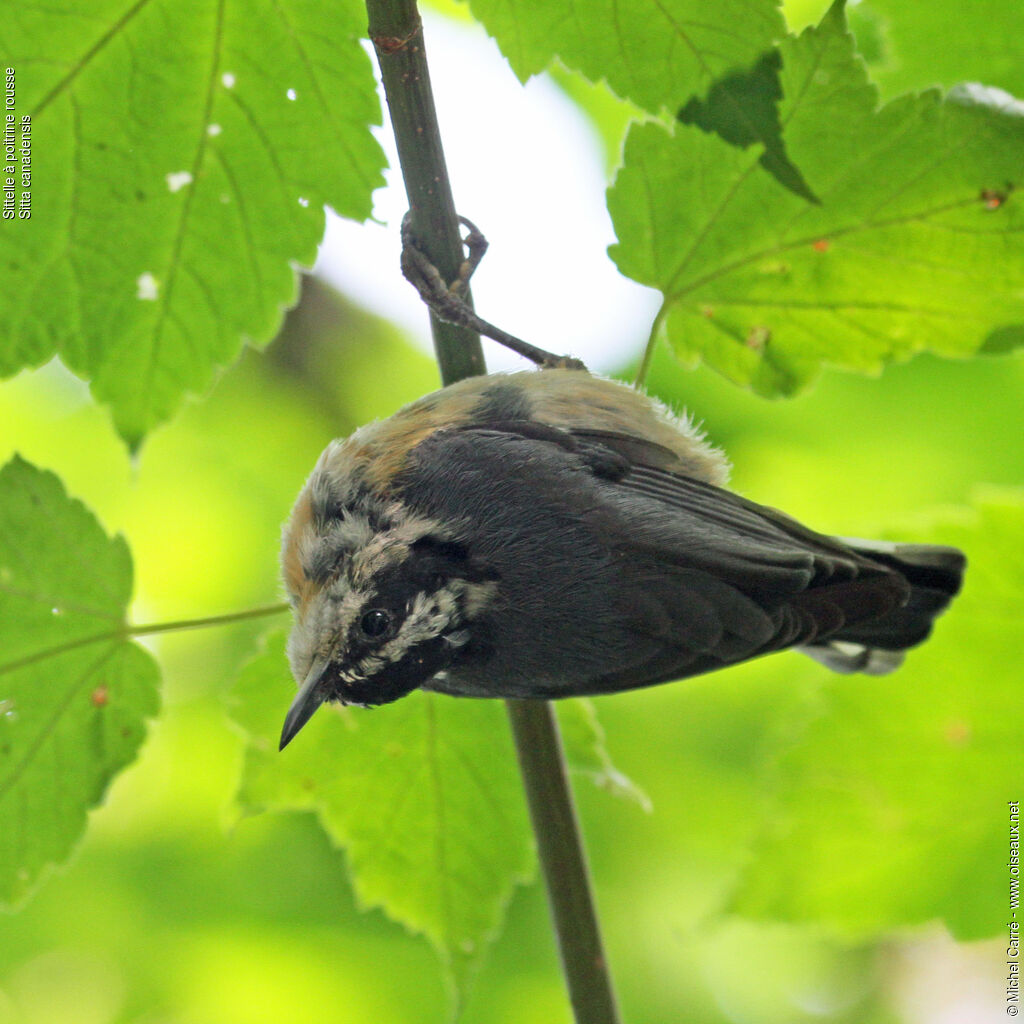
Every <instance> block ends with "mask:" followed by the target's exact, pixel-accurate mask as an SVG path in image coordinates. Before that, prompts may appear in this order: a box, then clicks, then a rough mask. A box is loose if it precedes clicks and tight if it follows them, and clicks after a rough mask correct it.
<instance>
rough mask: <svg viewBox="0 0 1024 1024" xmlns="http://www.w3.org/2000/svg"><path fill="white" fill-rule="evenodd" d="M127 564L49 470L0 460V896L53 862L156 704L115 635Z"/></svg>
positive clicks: (151, 675)
mask: <svg viewBox="0 0 1024 1024" xmlns="http://www.w3.org/2000/svg"><path fill="white" fill-rule="evenodd" d="M131 588H132V567H131V558H130V556H129V554H128V548H127V546H126V545H125V543H124V540H123V539H122V538H121V537H114V538H113V539H111V538H108V537H107V536H106V535H105V534H104V533H103V530H102V528H101V527H100V525H99V524H98V523H97V522H96V519H95V517H94V516H93V515H92V513H91V512H89V510H88V509H86V508H85V506H84V505H82V504H81V502H78V501H75V500H73V499H71V498H69V497H68V496H67V494H66V492H65V491H64V488H63V486H62V485H61V483H60V481H59V480H58V479H57V477H56V476H54V475H53V474H52V473H48V472H45V471H43V470H39V469H36V468H35V467H34V466H31V465H29V463H27V462H24V461H23V460H22V459H20V458H17V457H15V458H14V459H13V460H12V461H10V462H9V463H7V465H6V466H4V467H3V469H0V651H2V652H3V653H2V655H0V904H7V905H11V904H14V903H17V902H18V901H20V900H21V899H23V898H24V897H25V896H26V895H27V894H28V892H29V891H30V890H31V888H32V887H33V886H34V885H35V883H36V882H37V881H38V879H39V877H40V875H41V874H42V872H43V870H44V868H46V867H47V865H50V864H54V863H57V862H58V861H62V860H64V859H65V858H66V857H67V856H68V855H69V853H70V852H71V849H72V847H73V846H74V844H75V843H76V842H77V840H78V839H79V837H80V836H81V834H82V832H83V830H84V828H85V816H86V815H85V812H86V811H87V810H88V809H89V808H90V807H94V806H95V805H96V804H98V803H99V802H100V801H101V800H102V799H103V795H104V793H105V792H106V789H107V787H108V785H109V784H110V781H111V779H112V778H113V777H114V775H116V774H117V772H118V771H119V770H120V769H121V768H123V767H124V766H125V765H126V764H128V763H129V762H130V761H132V760H133V759H134V757H135V754H136V752H137V751H138V748H139V744H140V743H141V742H142V739H143V736H144V733H145V724H144V723H145V719H146V718H147V717H149V716H151V715H154V714H155V713H156V710H157V705H158V701H157V690H156V687H157V682H158V677H157V670H156V666H155V664H154V663H153V660H152V659H151V658H150V656H149V655H148V654H147V653H146V652H145V651H144V650H142V648H140V647H139V646H137V645H136V644H134V643H130V642H128V640H127V637H126V636H125V634H124V628H125V610H126V608H127V605H128V601H129V599H130V597H131Z"/></svg>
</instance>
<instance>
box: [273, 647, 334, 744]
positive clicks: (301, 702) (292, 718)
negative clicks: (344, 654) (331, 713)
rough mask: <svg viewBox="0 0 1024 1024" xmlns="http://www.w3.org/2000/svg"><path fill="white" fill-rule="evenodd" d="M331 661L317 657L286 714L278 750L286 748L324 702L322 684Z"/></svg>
mask: <svg viewBox="0 0 1024 1024" xmlns="http://www.w3.org/2000/svg"><path fill="white" fill-rule="evenodd" d="M329 666H330V662H329V661H327V660H326V659H325V658H317V659H316V661H314V662H313V664H312V665H311V666H310V669H309V671H308V672H307V673H306V678H305V679H303V680H302V685H301V686H300V687H299V692H298V693H297V694H296V695H295V700H293V701H292V706H291V707H290V708H289V709H288V714H287V715H286V716H285V720H284V728H283V729H282V730H281V745H280V746H279V747H278V748H277V749H278V750H284V748H285V747H287V746H288V744H289V743H291V741H292V740H293V739H294V738H295V734H296V733H297V732H298V731H299V730H300V729H301V728H302V727H303V726H304V725H305V724H306V723H307V722H308V721H309V720H310V718H312V716H313V712H314V711H316V709H317V708H318V707H320V705H321V704H323V702H324V696H325V694H324V691H323V688H322V687H321V686H320V683H321V681H322V680H323V678H324V674H325V673H326V672H327V669H328V667H329Z"/></svg>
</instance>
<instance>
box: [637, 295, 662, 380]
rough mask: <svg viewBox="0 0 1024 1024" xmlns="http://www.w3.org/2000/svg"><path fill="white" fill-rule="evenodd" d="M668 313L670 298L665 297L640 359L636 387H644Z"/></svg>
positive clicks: (652, 324)
mask: <svg viewBox="0 0 1024 1024" xmlns="http://www.w3.org/2000/svg"><path fill="white" fill-rule="evenodd" d="M667 314H668V299H665V301H664V302H662V304H661V306H660V307H659V308H658V313H657V316H655V318H654V320H653V322H652V323H651V331H650V333H649V334H648V335H647V344H646V345H645V346H644V354H643V357H642V358H641V360H640V368H639V369H638V370H637V371H636V378H635V379H634V381H633V384H634V385H635V386H636V387H642V386H643V384H644V382H645V381H646V380H647V374H648V373H649V372H650V370H651V362H652V361H653V359H654V349H655V348H656V347H657V344H658V334H659V333H660V332H661V325H662V323H663V322H664V320H665V316H666V315H667Z"/></svg>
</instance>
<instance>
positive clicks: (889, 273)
mask: <svg viewBox="0 0 1024 1024" xmlns="http://www.w3.org/2000/svg"><path fill="white" fill-rule="evenodd" d="M779 52H780V54H781V57H782V70H781V77H780V81H781V84H782V93H783V96H782V100H781V101H780V104H779V118H780V122H781V124H782V125H783V126H784V138H785V142H786V152H787V154H788V157H789V159H790V160H791V161H792V162H793V164H795V165H796V166H797V167H799V168H800V171H801V172H802V174H803V176H804V178H805V180H806V181H807V184H808V186H809V187H810V189H811V190H813V192H814V194H815V195H816V196H817V197H818V198H819V199H820V201H821V202H820V205H817V204H811V203H808V202H806V201H804V200H802V199H801V198H800V197H799V196H797V195H795V194H794V193H793V192H792V191H789V190H787V189H786V188H784V187H782V185H780V184H779V182H778V181H776V180H775V179H774V178H773V177H772V176H771V175H769V174H767V173H765V171H764V169H763V168H762V167H761V165H760V163H759V152H758V151H757V147H752V148H751V149H750V150H743V151H740V150H737V149H735V148H732V147H730V146H728V145H726V144H725V143H724V142H723V141H722V140H721V139H719V138H717V137H714V136H709V135H706V134H704V133H703V132H701V131H699V130H697V129H693V128H690V129H685V128H683V127H682V126H677V127H676V130H675V132H674V134H673V133H670V132H668V131H667V130H666V129H664V128H663V127H661V126H660V125H658V124H646V125H639V126H635V127H634V128H633V129H632V130H631V131H630V134H629V136H628V138H627V141H626V149H625V162H624V166H623V168H622V170H621V172H620V173H619V176H618V178H617V180H616V182H615V185H614V186H613V187H612V189H611V191H610V193H609V198H608V203H609V208H610V210H611V213H612V219H613V221H614V223H615V228H616V233H617V235H618V238H619V242H618V244H617V245H613V246H612V247H611V250H610V251H611V253H612V256H613V258H614V259H615V261H616V263H617V264H618V265H619V268H620V269H621V270H622V271H623V273H625V274H627V275H628V276H630V277H632V278H635V279H636V280H638V281H641V282H643V283H645V284H650V285H654V286H655V287H657V288H660V289H661V291H662V292H663V293H664V295H665V304H664V307H663V310H662V313H661V316H660V320H659V323H661V324H663V326H664V329H665V331H666V333H667V336H668V339H669V341H670V343H671V344H672V346H673V348H674V349H675V351H676V352H677V354H678V355H679V356H680V357H681V358H682V359H684V360H686V361H688V362H691V363H692V362H695V361H697V360H698V359H703V360H705V361H707V362H708V363H709V364H711V365H713V366H714V367H715V368H716V369H718V370H719V371H720V372H722V373H723V374H725V375H726V376H727V377H728V378H729V379H731V380H733V381H735V382H737V383H739V384H743V385H747V386H750V387H752V388H753V389H754V390H756V391H757V392H759V393H761V394H764V395H779V394H791V393H793V392H795V391H797V390H798V389H800V388H801V387H803V386H805V385H806V384H807V383H808V382H809V381H811V380H812V379H813V378H814V377H815V376H816V375H817V374H818V373H819V372H820V369H821V367H822V366H823V365H825V364H830V365H835V366H842V367H846V368H849V369H855V370H861V371H877V370H879V369H880V368H881V367H882V366H883V365H884V364H885V363H886V362H890V361H892V360H896V359H906V358H908V357H909V356H910V355H911V354H912V353H914V352H917V351H920V350H922V349H926V348H929V349H932V350H934V351H936V352H939V353H942V354H945V355H959V356H964V355H971V354H973V353H976V352H978V351H979V350H980V349H982V348H984V347H985V346H986V343H987V339H989V338H990V337H992V336H998V337H1000V338H1001V339H1002V341H1003V342H1004V343H1005V342H1006V341H1007V340H1008V339H1015V338H1016V339H1019V338H1020V336H1021V325H1024V248H1022V247H1021V245H1020V243H1019V239H1020V237H1021V232H1022V231H1024V214H1022V211H1021V204H1020V200H1019V195H1018V194H1017V193H1015V192H1014V188H1015V187H1016V186H1017V185H1019V184H1020V183H1021V181H1022V178H1024V116H1022V112H1024V111H1022V108H1021V106H1020V105H1019V104H1016V103H1014V102H1012V101H1009V100H1007V98H1006V97H1004V96H1001V95H998V94H993V93H991V92H986V91H985V90H981V89H978V88H971V89H964V90H961V91H958V92H955V93H953V94H950V95H949V96H948V97H946V98H945V99H944V98H942V97H941V96H940V95H939V94H938V93H935V92H930V93H925V94H923V95H920V96H909V97H903V98H901V99H899V100H895V101H893V102H892V103H890V104H888V105H887V106H885V107H883V108H882V109H880V110H878V109H876V107H875V99H876V94H875V90H874V89H873V88H872V86H870V85H869V83H868V81H867V78H866V75H865V72H864V68H863V66H862V64H861V62H860V61H859V59H858V58H857V57H856V56H855V54H854V51H853V44H852V38H851V37H850V36H849V34H848V33H847V32H846V29H845V25H844V23H843V16H842V10H841V8H840V7H838V6H837V7H833V9H832V10H831V11H830V12H829V14H828V15H826V17H825V19H824V20H823V22H822V24H821V25H820V26H818V27H817V28H813V29H808V30H807V31H806V32H804V33H803V34H802V35H801V36H800V37H799V38H789V39H787V40H785V41H784V42H783V43H782V44H781V46H780V48H779ZM1007 329H1009V330H1010V333H1009V334H1007V333H1006V332H1007ZM1004 347H1005V345H1004Z"/></svg>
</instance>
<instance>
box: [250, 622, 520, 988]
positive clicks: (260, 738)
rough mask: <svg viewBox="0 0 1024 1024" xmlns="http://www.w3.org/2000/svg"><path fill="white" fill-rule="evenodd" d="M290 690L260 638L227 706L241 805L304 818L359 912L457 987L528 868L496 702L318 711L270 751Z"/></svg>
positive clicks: (279, 656)
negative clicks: (376, 910) (333, 849)
mask: <svg viewBox="0 0 1024 1024" xmlns="http://www.w3.org/2000/svg"><path fill="white" fill-rule="evenodd" d="M294 694H295V684H294V683H293V682H292V680H291V678H290V677H289V673H288V668H287V662H286V660H285V653H284V635H283V633H280V632H278V633H273V634H270V635H269V636H268V638H267V641H266V646H265V650H264V652H263V653H261V654H260V655H259V656H258V657H257V658H256V659H255V660H254V661H252V662H251V663H250V664H249V665H248V666H247V667H246V668H245V669H244V670H243V672H242V675H241V678H240V679H239V682H238V685H237V687H236V689H235V691H234V699H233V702H232V715H233V717H234V718H235V720H236V721H237V722H238V723H239V724H240V725H241V726H242V727H243V728H244V729H245V732H246V735H247V740H248V746H247V749H246V756H245V765H244V769H243V777H242V780H241V784H240V788H239V792H238V797H237V800H238V805H239V807H240V809H241V810H242V811H243V812H245V813H253V812H257V811H261V810H311V811H315V813H316V814H317V816H318V817H319V820H320V822H321V824H322V825H323V827H324V829H325V831H326V832H327V834H328V835H329V836H330V837H331V839H332V840H333V841H334V843H336V844H337V845H338V846H341V847H344V848H345V850H346V852H347V856H348V863H349V868H350V872H351V876H352V884H353V888H354V889H355V892H356V894H357V896H358V898H359V900H360V902H361V903H362V905H363V906H365V907H381V908H383V910H384V911H385V913H387V914H388V916H389V917H391V918H393V919H394V920H396V921H399V922H401V923H402V924H404V925H405V926H406V927H408V928H409V929H410V930H412V931H414V932H419V933H422V934H424V935H426V937H427V938H428V939H429V940H430V941H431V943H433V945H434V947H435V948H436V949H437V951H438V953H439V954H440V955H441V957H442V959H443V960H444V962H445V963H446V965H447V966H448V967H449V969H450V971H451V975H452V978H453V980H454V981H455V984H456V986H457V989H458V990H459V991H460V992H461V991H464V989H465V986H466V984H467V982H468V980H469V977H470V975H471V973H472V970H473V968H474V967H475V965H476V964H477V963H478V962H479V960H480V957H481V956H482V954H483V953H484V951H485V949H486V946H487V945H488V943H489V942H490V941H491V940H492V939H493V937H494V936H495V934H496V933H497V931H498V929H499V928H500V925H501V922H502V919H503V916H504V912H505V908H506V906H507V904H508V901H509V899H510V898H511V895H512V892H513V890H514V888H515V886H516V885H517V884H520V883H523V882H525V881H527V880H528V879H529V878H531V877H532V875H533V873H534V870H535V869H534V856H533V847H532V842H531V839H530V830H529V827H528V825H527V820H526V814H525V805H524V801H523V797H522V793H521V789H520V783H519V778H518V774H517V771H516V759H515V752H514V750H513V747H512V741H511V736H510V731H509V728H508V723H507V721H506V718H505V711H504V708H503V707H502V705H501V703H500V702H498V701H485V700H460V699H457V698H453V697H445V696H441V695H438V694H428V693H424V692H422V691H418V692H416V693H413V694H411V695H410V696H408V697H405V698H403V699H402V700H400V701H397V702H396V703H394V704H389V705H388V706H386V707H383V708H378V709H375V710H366V709H361V708H338V707H336V706H327V707H324V708H321V709H320V710H319V711H318V712H317V713H316V714H315V715H314V716H313V718H312V719H311V720H310V722H309V724H308V725H306V726H305V728H304V729H303V731H302V733H301V734H300V736H299V738H298V739H296V740H294V741H293V742H292V743H291V745H290V746H289V747H288V748H287V750H285V751H283V752H281V753H279V752H278V750H277V743H278V737H279V735H280V731H281V724H282V722H283V719H284V714H285V711H286V710H287V708H288V705H289V703H290V701H291V699H292V698H293V697H294Z"/></svg>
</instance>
